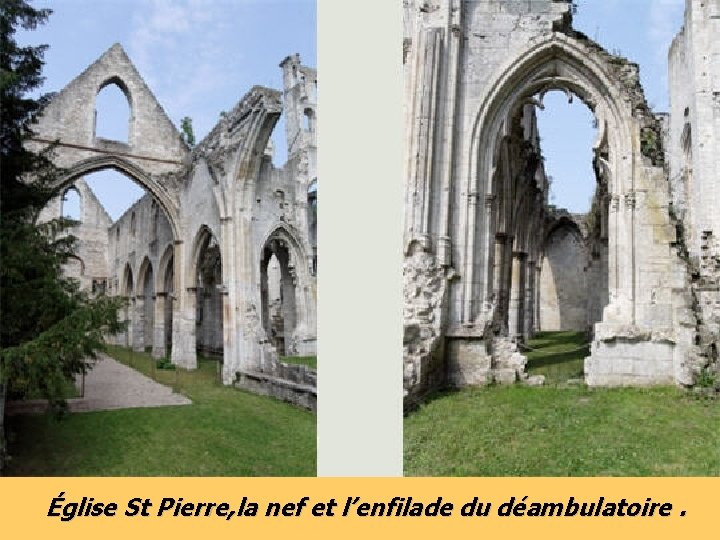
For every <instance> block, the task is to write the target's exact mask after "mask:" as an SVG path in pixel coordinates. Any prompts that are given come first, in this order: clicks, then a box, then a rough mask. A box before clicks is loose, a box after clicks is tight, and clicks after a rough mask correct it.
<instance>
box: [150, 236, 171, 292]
mask: <svg viewBox="0 0 720 540" xmlns="http://www.w3.org/2000/svg"><path fill="white" fill-rule="evenodd" d="M174 254H175V250H174V247H173V245H172V244H168V245H167V247H166V248H165V250H164V251H163V254H162V255H161V256H160V262H158V271H157V275H156V276H155V290H156V291H157V292H164V293H167V292H168V291H167V287H166V284H165V276H166V275H167V272H168V269H171V270H172V267H171V266H170V265H171V264H172V263H173V256H174Z"/></svg>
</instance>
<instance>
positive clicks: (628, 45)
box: [538, 0, 685, 212]
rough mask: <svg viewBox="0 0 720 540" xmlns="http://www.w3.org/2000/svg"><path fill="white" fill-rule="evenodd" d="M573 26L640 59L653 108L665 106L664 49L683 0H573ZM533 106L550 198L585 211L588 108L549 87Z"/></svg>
mask: <svg viewBox="0 0 720 540" xmlns="http://www.w3.org/2000/svg"><path fill="white" fill-rule="evenodd" d="M577 3H578V12H577V14H576V15H575V17H574V19H573V26H574V27H575V28H576V29H577V30H580V31H581V32H583V33H585V34H587V35H588V37H590V38H591V39H594V40H596V41H598V42H599V43H600V44H601V45H602V46H603V47H605V49H607V50H608V51H610V52H614V53H617V54H620V55H622V56H625V57H626V58H628V59H629V60H631V61H633V62H635V63H637V64H639V65H640V79H641V82H642V85H643V88H644V89H645V96H646V98H647V100H648V103H649V104H650V105H651V107H652V108H653V110H654V111H655V112H667V111H668V109H669V107H668V99H669V98H668V81H667V67H668V66H667V54H668V49H669V47H670V43H671V42H672V40H673V38H674V37H675V35H676V34H677V32H678V31H680V28H681V27H682V24H683V12H684V7H685V0H578V2H577ZM545 104H546V108H545V110H544V111H538V122H539V127H540V136H541V139H542V148H543V152H544V154H545V167H546V172H547V173H548V174H549V175H550V176H552V177H553V185H552V188H551V197H550V202H551V203H552V204H555V205H557V206H558V207H562V208H567V209H568V210H570V211H572V212H586V211H587V210H588V208H589V206H590V205H589V203H590V199H591V197H592V194H593V193H594V190H595V177H594V173H593V170H592V151H591V148H592V144H593V142H594V139H595V129H594V128H593V127H592V118H593V117H592V114H591V113H590V111H589V109H588V108H587V107H585V106H584V105H583V104H582V103H581V102H580V101H579V100H577V99H576V100H574V102H573V104H572V105H568V103H567V99H566V98H565V96H564V94H560V93H557V92H553V93H551V94H548V95H547V96H546V99H545Z"/></svg>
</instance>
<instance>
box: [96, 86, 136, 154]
mask: <svg viewBox="0 0 720 540" xmlns="http://www.w3.org/2000/svg"><path fill="white" fill-rule="evenodd" d="M121 84H122V83H121V82H120V81H112V82H110V83H108V84H106V85H105V86H104V87H103V88H102V89H101V90H100V92H98V95H97V97H96V98H95V137H96V138H102V139H107V140H111V141H119V142H122V143H125V144H128V143H129V142H130V138H129V133H130V123H131V120H132V117H131V109H130V101H129V98H128V96H127V94H126V92H124V91H123V90H122V88H121V86H120V85H121Z"/></svg>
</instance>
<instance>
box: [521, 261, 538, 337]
mask: <svg viewBox="0 0 720 540" xmlns="http://www.w3.org/2000/svg"><path fill="white" fill-rule="evenodd" d="M525 274H526V276H527V283H526V286H525V321H524V322H525V325H524V328H523V336H524V338H525V339H530V338H531V337H532V335H533V324H534V322H533V319H534V317H535V286H536V285H535V275H536V274H535V261H528V262H527V268H526V270H525Z"/></svg>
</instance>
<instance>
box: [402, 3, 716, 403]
mask: <svg viewBox="0 0 720 540" xmlns="http://www.w3.org/2000/svg"><path fill="white" fill-rule="evenodd" d="M685 18H686V21H685V26H684V28H683V30H681V32H680V33H679V34H678V37H677V38H676V39H675V42H674V43H673V46H672V49H671V51H670V85H671V100H672V110H671V112H670V114H669V116H668V115H658V114H655V113H654V112H653V111H651V110H650V108H649V106H648V105H647V103H646V101H645V97H644V94H643V90H642V87H641V86H640V82H639V75H638V66H637V65H636V64H633V63H632V62H631V61H629V60H628V59H626V58H622V57H619V56H616V55H613V54H610V53H609V52H607V51H605V50H604V49H603V48H602V47H601V46H599V45H598V44H597V43H594V42H593V41H592V40H590V39H589V38H588V37H587V36H585V35H583V34H582V33H580V32H577V31H576V30H574V29H573V27H572V4H571V2H569V1H566V0H536V1H533V2H514V1H509V0H469V1H461V0H405V1H404V23H405V24H404V41H403V64H404V74H405V92H406V94H405V95H406V100H405V114H406V124H407V134H408V140H407V144H406V148H407V154H406V161H405V187H406V200H405V232H404V235H405V236H404V246H405V257H406V258H405V267H404V272H405V302H406V306H405V340H404V345H405V357H404V373H405V403H406V406H410V405H412V404H413V403H415V402H417V401H418V400H421V399H423V397H424V396H425V395H426V394H427V393H428V392H430V391H432V390H434V389H436V388H439V387H443V386H468V385H479V384H486V383H488V382H491V381H498V382H513V381H517V380H523V379H524V378H526V377H527V375H526V374H525V373H524V364H525V362H524V357H523V356H522V355H521V354H520V353H519V352H518V349H517V344H518V342H521V341H524V340H526V339H527V338H528V337H530V336H532V335H533V333H534V332H536V331H537V330H540V329H543V328H553V329H556V328H557V329H564V328H573V329H584V330H588V331H589V333H590V335H591V336H592V344H591V352H590V356H588V357H587V358H586V360H585V381H586V383H587V384H588V385H591V386H608V385H609V386H615V385H654V384H681V385H692V384H694V383H695V381H697V379H698V377H699V376H700V374H701V373H702V372H703V371H704V370H708V369H717V368H716V363H717V362H716V358H717V352H716V351H717V341H718V331H719V330H720V315H718V314H720V292H719V291H720V252H719V251H718V249H720V242H718V240H717V237H718V234H720V229H718V227H720V222H718V223H716V221H718V220H720V217H718V214H717V212H715V211H714V208H717V207H718V206H720V158H719V157H718V155H720V154H719V152H718V149H719V146H718V145H719V144H720V143H719V141H720V97H719V96H720V86H718V85H719V84H720V63H719V62H720V49H719V47H720V40H718V39H717V36H718V35H720V27H719V26H718V25H719V24H720V0H687V6H686V14H685ZM552 90H560V91H563V92H565V93H566V94H567V95H568V98H569V99H580V100H581V101H582V102H583V103H584V104H585V105H587V106H588V108H589V109H590V110H591V111H592V113H593V115H594V117H595V123H596V125H597V137H596V140H595V143H594V146H593V154H594V158H593V168H594V170H595V176H596V181H597V186H598V187H597V191H596V194H595V197H594V199H593V202H592V208H591V210H590V212H589V213H588V215H586V216H574V217H573V216H566V218H563V217H562V215H561V214H562V212H561V211H558V210H556V209H554V208H553V207H551V206H549V205H548V181H547V178H546V175H545V170H544V165H543V158H542V148H541V144H540V137H539V134H538V132H537V122H536V117H535V110H536V107H542V104H543V97H544V95H545V94H546V93H547V92H549V91H552ZM713 201H715V204H713ZM561 268H562V270H561ZM553 273H555V274H556V276H555V277H553V276H552V275H551V274H553ZM558 273H562V274H563V275H562V276H559V275H557V274H558ZM591 284H592V285H591ZM559 288H562V290H559ZM553 294H554V295H555V299H554V300H551V299H550V298H549V297H552V295H553ZM713 362H714V363H715V364H713ZM714 366H715V367H714Z"/></svg>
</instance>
